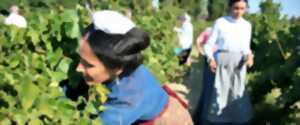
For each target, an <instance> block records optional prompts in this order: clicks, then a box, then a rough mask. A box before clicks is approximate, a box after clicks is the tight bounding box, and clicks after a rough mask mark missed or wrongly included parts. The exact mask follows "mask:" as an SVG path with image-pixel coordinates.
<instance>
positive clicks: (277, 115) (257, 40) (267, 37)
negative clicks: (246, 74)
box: [249, 0, 300, 125]
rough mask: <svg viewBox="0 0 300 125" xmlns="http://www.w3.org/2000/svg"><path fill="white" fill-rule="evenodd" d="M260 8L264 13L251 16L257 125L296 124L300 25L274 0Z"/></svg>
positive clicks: (251, 81)
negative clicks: (284, 14) (284, 12)
mask: <svg viewBox="0 0 300 125" xmlns="http://www.w3.org/2000/svg"><path fill="white" fill-rule="evenodd" d="M260 6H261V9H262V13H261V14H252V15H250V17H249V18H250V20H251V22H252V24H253V42H254V45H253V49H254V52H255V55H256V56H255V62H256V65H255V67H254V68H253V69H252V73H251V74H250V81H249V82H250V83H249V87H250V88H251V91H252V92H251V93H252V96H253V103H254V104H255V108H256V111H257V115H256V118H255V120H254V121H256V122H255V124H267V123H270V124H272V125H273V124H274V125H277V124H278V125H282V124H296V123H297V122H296V119H299V105H298V104H299V100H300V94H299V89H300V86H299V80H300V77H299V67H300V60H299V59H300V58H299V57H300V55H299V54H300V53H299V52H300V37H299V35H297V34H299V32H300V25H299V24H296V23H291V21H290V20H288V19H286V17H280V5H279V4H274V3H273V2H272V0H267V1H265V2H263V3H261V5H260ZM270 114H272V115H270ZM298 122H299V121H298Z"/></svg>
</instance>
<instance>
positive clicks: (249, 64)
mask: <svg viewBox="0 0 300 125" xmlns="http://www.w3.org/2000/svg"><path fill="white" fill-rule="evenodd" d="M251 35H252V26H251V24H250V29H249V32H248V34H247V46H246V52H245V54H246V55H247V61H246V65H247V67H249V68H251V67H252V66H253V64H254V61H253V58H254V55H253V53H252V50H251Z"/></svg>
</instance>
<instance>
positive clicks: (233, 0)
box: [228, 0, 248, 7]
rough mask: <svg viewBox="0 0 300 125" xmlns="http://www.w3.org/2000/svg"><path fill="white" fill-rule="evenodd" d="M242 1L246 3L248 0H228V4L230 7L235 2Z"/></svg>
mask: <svg viewBox="0 0 300 125" xmlns="http://www.w3.org/2000/svg"><path fill="white" fill-rule="evenodd" d="M240 1H244V2H246V3H247V4H248V0H229V2H228V6H229V7H232V6H233V5H234V4H235V3H236V2H240Z"/></svg>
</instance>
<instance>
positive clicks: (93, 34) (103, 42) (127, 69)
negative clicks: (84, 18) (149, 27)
mask: <svg viewBox="0 0 300 125" xmlns="http://www.w3.org/2000/svg"><path fill="white" fill-rule="evenodd" d="M86 33H89V36H88V39H87V41H88V43H89V45H90V46H91V49H92V50H93V52H94V53H95V54H96V56H97V57H98V58H99V60H101V62H102V63H103V64H104V66H105V67H106V68H108V70H111V71H112V70H114V69H118V68H123V74H122V75H128V74H130V73H131V72H132V71H134V70H135V69H136V68H137V67H138V66H139V65H140V64H141V63H143V55H142V51H143V50H144V49H146V48H147V47H148V46H149V44H150V38H149V35H148V34H147V33H146V32H145V31H143V30H141V29H138V28H133V29H131V30H130V31H129V32H127V33H126V34H124V35H123V34H107V33H105V32H103V31H101V30H95V29H94V26H93V24H91V25H90V26H88V28H87V31H86Z"/></svg>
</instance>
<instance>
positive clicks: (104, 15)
mask: <svg viewBox="0 0 300 125" xmlns="http://www.w3.org/2000/svg"><path fill="white" fill-rule="evenodd" d="M92 19H93V24H94V26H95V29H96V30H102V31H104V32H105V33H107V34H126V33H127V32H128V31H130V30H131V29H132V28H134V27H135V24H134V23H133V22H132V21H131V20H130V19H129V18H128V17H126V16H124V15H122V14H121V13H118V12H116V11H112V10H104V11H97V12H94V13H93V14H92Z"/></svg>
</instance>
